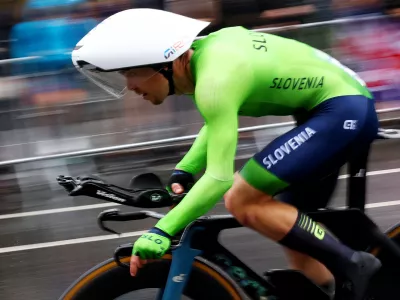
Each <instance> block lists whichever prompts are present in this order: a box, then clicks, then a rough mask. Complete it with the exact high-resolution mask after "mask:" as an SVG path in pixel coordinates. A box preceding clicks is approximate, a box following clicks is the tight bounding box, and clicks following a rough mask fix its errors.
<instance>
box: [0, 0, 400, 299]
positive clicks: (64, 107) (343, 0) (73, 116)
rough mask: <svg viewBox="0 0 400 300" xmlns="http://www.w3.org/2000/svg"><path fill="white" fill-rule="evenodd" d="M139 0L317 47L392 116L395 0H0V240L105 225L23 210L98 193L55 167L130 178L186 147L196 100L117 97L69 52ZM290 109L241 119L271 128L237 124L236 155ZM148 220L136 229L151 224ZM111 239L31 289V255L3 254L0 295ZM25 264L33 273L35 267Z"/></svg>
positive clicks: (270, 133)
mask: <svg viewBox="0 0 400 300" xmlns="http://www.w3.org/2000/svg"><path fill="white" fill-rule="evenodd" d="M138 7H142V8H143V7H147V8H157V9H163V10H166V11H171V12H175V13H179V14H182V15H186V16H189V17H193V18H197V19H202V20H207V21H210V22H212V26H210V27H208V28H207V29H206V30H207V31H204V32H202V33H201V35H205V34H207V33H209V32H212V31H215V30H218V29H220V28H223V27H226V26H238V25H240V26H245V27H247V28H250V29H255V30H261V31H263V32H271V33H274V34H277V35H281V36H285V37H289V38H294V39H297V40H300V41H303V42H306V43H308V44H310V45H312V46H315V47H317V48H319V49H321V50H324V51H326V52H327V53H329V54H331V55H332V56H334V57H335V58H337V59H339V60H340V61H341V62H342V63H343V64H345V65H347V66H348V67H350V68H351V69H353V70H354V71H356V72H357V73H358V74H359V75H360V76H361V77H362V78H363V79H364V80H365V81H366V82H367V84H368V86H369V87H370V89H371V91H372V92H373V94H374V95H375V97H376V100H377V109H378V110H379V111H380V113H379V118H380V120H381V122H382V126H389V127H392V128H398V122H397V120H398V117H399V113H398V111H397V109H399V108H400V0H397V1H396V0H395V1H393V0H0V220H1V219H3V221H1V222H3V223H2V224H1V226H0V247H14V246H19V245H26V244H30V243H40V242H49V241H54V240H60V239H67V238H76V237H82V236H88V235H90V234H102V233H101V231H99V229H97V228H96V224H95V215H79V218H80V219H79V220H82V219H86V217H88V216H90V219H88V220H89V221H90V224H93V225H90V226H91V227H90V226H89V225H88V224H89V221H87V222H86V221H85V222H86V223H80V222H81V221H78V219H77V218H78V217H77V215H72V216H71V215H69V216H66V215H65V216H64V214H62V215H63V217H61V215H60V217H57V216H55V217H53V218H51V217H49V218H48V217H43V218H40V220H39V219H38V218H36V219H35V218H33V217H32V218H28V217H25V215H24V213H31V212H33V215H35V212H37V211H44V210H49V209H50V210H51V209H58V208H65V207H73V206H74V205H82V204H93V203H99V202H97V200H93V199H82V198H80V199H70V198H69V197H67V196H66V195H65V192H64V191H63V190H62V189H61V188H60V187H59V186H58V185H57V184H56V181H55V178H56V176H57V175H59V174H64V175H72V176H77V175H82V174H97V175H100V176H101V177H102V178H104V179H107V180H110V181H112V182H113V183H115V184H119V185H128V183H129V180H130V178H131V177H132V176H134V175H135V174H138V173H141V172H147V171H151V172H155V173H157V174H159V175H160V176H162V178H163V179H165V180H166V178H167V176H168V174H169V173H170V171H171V170H172V168H173V166H174V165H175V164H176V163H177V161H178V160H179V159H180V158H181V157H182V155H184V154H185V152H186V151H187V150H188V149H189V147H190V145H191V143H192V141H193V137H188V138H183V139H182V138H181V137H187V136H191V135H194V134H197V132H198V130H199V129H200V128H201V126H202V119H201V117H200V115H199V114H198V113H197V111H196V110H195V107H194V106H193V102H192V101H190V100H189V101H188V99H187V98H186V97H184V96H180V97H177V96H171V97H170V98H171V99H169V101H166V102H165V103H164V104H163V105H161V106H152V105H151V104H149V103H148V102H147V101H141V99H138V98H135V97H134V96H132V95H130V94H128V95H127V96H126V97H125V98H124V99H122V100H115V99H113V98H112V97H110V96H109V95H108V94H106V93H105V92H103V91H102V90H101V89H99V88H98V87H97V86H95V85H93V84H92V83H90V82H89V81H87V80H86V79H85V78H83V77H82V76H81V75H80V74H79V73H78V72H77V71H75V69H74V67H73V65H72V63H71V59H70V52H71V50H72V48H73V47H74V46H75V44H76V43H77V42H78V41H79V40H80V38H81V37H82V36H84V35H85V34H86V33H87V32H88V31H89V30H91V29H92V28H93V27H94V26H96V24H98V23H99V22H101V21H102V20H103V19H105V18H107V17H108V16H109V15H111V14H114V13H116V12H118V11H120V10H124V9H128V8H138ZM154 22H157V20H154ZM132 30H135V29H132ZM291 121H292V119H291V118H289V117H288V118H286V117H262V118H255V119H250V118H245V117H243V118H241V119H240V127H241V128H247V127H249V126H261V125H268V126H269V128H264V129H263V130H257V131H254V130H248V131H246V132H242V133H241V134H240V141H239V148H238V159H239V160H240V159H245V158H247V157H250V155H252V154H253V153H254V152H255V151H256V150H257V149H259V148H262V147H263V146H265V144H266V143H267V142H268V141H270V140H271V139H273V138H274V137H276V136H277V135H278V134H280V133H282V132H284V131H287V130H288V129H289V128H291V126H292V125H291V124H287V123H284V124H283V125H282V124H281V125H275V124H277V123H282V122H291ZM165 139H168V140H166V141H160V140H165ZM385 143H386V144H384V145H383V146H382V148H379V149H378V150H376V151H378V152H377V153H380V154H379V155H376V156H374V162H378V163H383V162H385V163H387V164H386V168H388V167H393V165H395V162H396V161H397V157H398V155H397V153H399V151H398V149H399V148H397V150H396V149H395V148H392V149H393V150H391V152H385V151H386V150H385V149H386V148H387V145H389V144H391V145H393V143H395V142H385ZM382 153H383V154H382ZM387 182H389V181H385V184H388V183H387ZM393 197H394V196H393ZM341 199H342V198H341ZM383 200H384V199H383ZM393 200H395V199H393ZM94 212H96V213H98V212H99V211H98V210H95V211H94ZM19 213H22V215H18V214H19ZM39 215H40V214H39ZM19 217H21V219H18V218H19ZM15 218H16V219H15ZM9 219H12V220H13V221H10V222H11V223H10V222H9V221H8V220H9ZM143 224H145V225H141V227H140V229H144V228H146V226H147V225H148V224H147V223H143ZM146 224H147V225H146ZM89 227H90V228H91V229H90V230H87V231H85V230H86V228H89ZM95 228H96V229H95ZM103 234H104V233H103ZM1 249H2V248H0V250H1ZM112 250H113V248H112V247H109V248H108V249H107V252H103V253H102V255H97V256H96V255H92V254H93V253H92V254H91V257H92V260H88V261H87V264H84V263H82V261H80V262H79V261H77V260H76V259H77V257H76V256H73V257H74V258H70V259H71V260H72V261H75V264H72V265H71V264H70V261H69V260H68V259H66V262H65V264H64V265H63V266H62V269H63V270H65V268H67V269H68V266H70V267H71V266H74V267H75V268H74V269H73V271H71V273H68V272H66V273H65V274H64V273H63V274H64V275H63V276H64V278H63V280H64V282H63V284H60V285H55V286H54V285H52V284H51V277H52V274H53V275H54V273H46V275H43V276H44V277H40V276H39V277H37V278H34V279H32V278H29V280H30V281H29V284H30V285H31V286H32V287H31V289H30V290H28V289H26V291H24V290H21V289H20V286H19V285H18V284H17V279H18V276H23V275H21V273H19V272H20V271H18V270H19V268H20V267H22V266H23V264H25V263H26V262H27V260H28V256H24V254H21V255H20V256H18V255H17V256H13V259H14V260H13V262H10V261H9V259H8V258H9V257H8V258H7V256H0V265H1V266H2V267H0V298H1V299H24V298H26V296H27V295H29V296H32V291H36V292H37V293H38V294H37V295H36V297H35V299H55V298H56V295H59V294H60V291H62V290H63V289H64V288H66V285H68V284H69V283H70V282H71V281H72V280H73V279H74V278H75V276H77V275H79V274H81V272H83V271H84V270H85V268H86V267H89V266H91V265H92V264H93V263H95V262H98V261H100V260H101V259H104V258H105V257H108V256H109V255H111V253H112V252H111V251H112ZM13 251H14V250H13ZM57 251H60V250H57ZM61 251H62V250H61ZM28 252H29V251H28ZM72 252H73V251H72ZM76 253H81V252H79V251H78V252H76ZM30 255H31V254H29V257H32V256H30ZM88 255H89V254H88ZM88 255H87V256H86V258H88ZM71 257H72V256H71ZM47 258H48V257H47V256H46V259H47ZM86 258H85V259H86ZM46 259H45V258H44V257H43V261H47V260H46ZM78 265H79V267H78ZM3 266H7V267H8V268H7V271H4V269H1V268H3ZM35 268H36V267H32V270H33V269H35ZM71 268H72V267H71ZM32 270H31V273H30V277H32V275H35V274H36V273H35V271H34V270H33V271H32ZM54 272H56V273H57V274H58V275H59V274H60V270H55V271H54ZM16 274H18V276H17V275H16ZM46 276H47V277H46ZM40 278H41V279H40ZM14 279H15V281H13V280H14ZM35 280H36V281H35ZM29 284H28V285H29ZM51 289H53V290H52V292H50V290H51Z"/></svg>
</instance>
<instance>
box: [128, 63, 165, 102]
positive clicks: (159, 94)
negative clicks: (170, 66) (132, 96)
mask: <svg viewBox="0 0 400 300" xmlns="http://www.w3.org/2000/svg"><path fill="white" fill-rule="evenodd" d="M123 74H124V75H125V78H126V86H127V88H128V89H129V90H130V91H134V92H135V93H136V94H138V95H141V96H142V97H143V99H145V100H147V101H150V102H151V103H153V104H154V105H158V104H161V103H162V102H163V101H164V99H165V98H166V97H167V96H168V92H169V85H168V80H167V79H166V78H165V77H164V76H163V75H162V74H160V73H159V72H157V71H155V70H154V69H151V68H138V69H133V70H129V71H126V72H124V73H123Z"/></svg>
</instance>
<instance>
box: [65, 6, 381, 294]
mask: <svg viewBox="0 0 400 300" xmlns="http://www.w3.org/2000/svg"><path fill="white" fill-rule="evenodd" d="M155 22H159V25H155ZM208 25H209V23H208V22H203V21H199V20H195V19H191V18H187V17H184V16H180V15H177V14H173V13H170V12H166V11H161V10H153V9H130V10H126V11H122V12H119V13H117V14H115V15H113V16H111V17H109V18H108V19H106V20H105V21H103V22H102V23H101V24H100V25H98V26H97V27H95V28H94V29H93V30H92V31H91V32H90V33H89V34H88V35H86V36H85V37H84V38H83V39H82V40H81V41H80V42H79V43H78V44H77V46H76V48H75V50H74V51H73V53H72V60H73V62H74V64H75V66H76V67H77V69H78V70H79V71H81V72H82V73H83V74H84V75H85V76H87V77H88V78H90V79H91V80H92V81H93V82H95V83H96V84H97V85H98V86H100V87H102V88H103V89H105V90H106V91H108V92H109V93H111V94H113V95H115V96H116V97H121V96H123V95H124V94H125V93H126V91H127V90H131V91H134V92H135V93H136V94H139V95H142V97H143V99H145V100H147V101H149V102H151V103H152V104H155V105H159V104H161V103H163V101H164V100H165V99H166V98H167V96H168V95H172V94H185V95H190V96H191V97H192V99H193V100H194V103H195V104H196V106H197V109H198V111H199V112H200V114H201V115H202V117H203V118H204V121H205V123H204V126H203V127H202V129H201V130H200V133H199V136H198V137H197V139H196V141H195V142H194V144H193V145H192V147H191V149H190V151H189V152H188V153H187V154H186V155H185V156H184V158H183V159H182V160H181V161H180V162H179V163H178V165H177V166H176V168H175V170H174V171H173V173H172V176H171V179H170V182H169V187H170V188H172V189H173V191H174V192H176V193H180V192H182V191H183V190H184V189H186V190H189V191H188V194H187V196H186V197H185V198H184V200H183V201H182V202H181V203H180V204H179V205H177V206H176V207H175V208H174V209H172V210H171V211H170V212H169V213H168V214H166V216H165V217H164V218H163V219H161V220H160V221H159V222H158V223H157V224H156V225H155V227H153V228H152V229H150V230H149V231H148V233H146V234H144V235H143V236H142V237H141V238H139V239H138V240H137V241H136V242H135V244H134V247H133V253H132V254H133V255H132V259H131V274H132V275H133V276H135V275H136V273H137V271H138V268H140V267H142V266H143V264H144V263H146V259H153V258H159V257H161V256H162V255H163V254H164V253H165V252H166V251H167V250H168V249H169V247H170V243H171V242H170V238H171V236H173V235H175V234H176V233H178V232H179V231H180V230H182V229H183V228H184V227H185V226H186V225H188V224H189V223H190V222H192V221H193V220H195V219H196V218H198V217H200V216H202V215H204V214H206V213H207V212H208V211H209V210H210V209H211V208H212V207H213V206H214V205H215V204H216V203H217V202H218V201H219V200H220V199H221V197H224V199H225V204H226V207H227V209H228V210H229V211H230V212H231V213H232V214H233V215H234V216H235V217H236V218H237V219H238V221H239V222H240V223H242V224H243V225H244V226H247V227H249V228H252V229H254V230H256V231H257V232H259V233H261V234H263V235H264V236H266V237H268V238H270V239H272V240H274V241H276V242H278V243H279V244H280V245H282V246H283V247H284V248H285V249H286V253H287V254H288V256H289V260H290V262H291V264H292V267H293V268H296V269H299V270H301V271H303V272H304V274H305V275H306V276H308V277H309V278H310V279H311V280H313V281H314V282H315V283H317V284H319V285H321V286H322V285H324V284H329V283H331V282H333V280H334V279H335V284H336V287H337V290H336V293H337V294H336V296H337V297H338V298H339V297H340V298H339V299H356V300H360V299H362V297H363V294H364V293H365V290H366V289H367V285H368V282H369V280H370V279H371V277H372V276H373V274H375V273H376V272H377V270H378V269H379V268H380V265H381V264H380V262H379V260H378V259H376V258H375V257H374V256H372V255H371V254H368V253H365V252H358V251H354V250H352V249H350V248H349V247H347V246H345V245H343V244H342V243H340V242H339V241H338V240H336V239H335V238H334V237H333V236H331V235H330V234H329V233H328V232H327V231H325V230H324V229H323V228H322V226H320V225H319V224H317V223H316V222H314V221H313V220H312V219H311V218H310V217H308V216H307V214H306V212H307V211H309V210H311V209H317V208H323V207H325V206H326V205H327V203H328V200H329V197H330V195H331V193H332V191H333V190H334V187H335V184H336V180H337V175H338V172H339V169H340V167H341V166H342V165H344V164H345V163H346V161H347V160H348V159H349V158H350V157H354V156H358V155H362V154H364V153H365V152H368V150H369V147H370V144H371V142H372V141H373V140H374V138H375V136H376V134H377V131H378V119H377V115H376V112H375V107H374V100H373V97H372V95H371V94H370V92H369V91H368V89H367V88H366V86H365V83H364V82H363V81H362V80H361V79H360V78H358V77H357V75H356V74H355V73H354V72H352V71H351V70H349V69H348V68H346V67H344V66H343V65H341V64H340V63H339V62H338V61H337V60H335V59H333V58H332V57H331V56H329V55H327V54H325V53H324V52H321V51H319V50H317V49H314V48H312V47H311V46H309V45H306V44H304V43H300V42H298V41H295V40H291V39H286V38H282V37H279V36H276V35H271V34H265V33H257V32H252V31H249V30H246V29H245V28H242V27H232V28H224V29H222V30H219V31H216V32H214V33H211V34H209V35H208V36H207V37H205V38H204V39H197V40H195V39H196V36H197V35H198V34H199V33H200V32H201V31H202V30H203V29H205V28H206V27H207V26H208ZM125 87H126V88H125ZM266 115H292V116H294V117H295V118H296V120H297V121H298V124H297V126H296V127H295V128H294V129H292V130H290V131H289V132H286V133H284V134H283V135H281V136H280V137H278V138H276V139H275V140H274V141H272V142H271V143H270V144H269V145H267V146H266V147H265V148H264V149H263V150H261V151H260V152H259V153H256V154H255V155H254V156H253V157H252V158H251V159H250V160H249V161H248V162H247V163H246V164H245V165H244V166H243V168H242V169H241V170H240V171H239V172H236V173H235V172H234V157H235V152H236V145H237V139H238V116H253V117H260V116H266ZM204 168H205V173H204V175H202V177H201V178H200V179H199V180H198V181H197V182H196V183H194V177H193V176H194V175H196V174H198V173H200V172H201V171H202V170H203V169H204ZM193 183H194V185H193V186H192V184H193ZM338 222H340V220H338ZM328 270H329V271H328ZM332 274H333V276H332Z"/></svg>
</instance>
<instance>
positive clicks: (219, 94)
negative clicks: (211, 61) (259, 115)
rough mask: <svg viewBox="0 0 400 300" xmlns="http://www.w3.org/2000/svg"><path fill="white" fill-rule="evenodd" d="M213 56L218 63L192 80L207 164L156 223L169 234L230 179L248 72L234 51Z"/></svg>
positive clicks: (211, 201)
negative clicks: (203, 127)
mask: <svg viewBox="0 0 400 300" xmlns="http://www.w3.org/2000/svg"><path fill="white" fill-rule="evenodd" d="M213 55H214V56H217V53H216V52H214V53H213ZM213 58H215V60H217V59H219V62H218V64H215V68H211V67H210V68H209V69H208V70H207V71H205V70H204V71H203V74H202V76H201V78H198V80H197V82H196V102H197V106H198V109H199V111H200V113H201V114H202V116H203V118H204V120H205V122H206V126H207V168H206V172H205V174H204V175H203V176H202V177H201V178H200V180H199V181H197V182H196V184H195V185H194V186H193V187H192V189H191V190H190V191H189V193H188V194H187V195H186V197H185V198H184V199H183V200H182V202H181V203H180V204H178V205H177V206H176V207H175V208H174V209H173V210H171V211H170V212H169V213H168V214H167V215H166V216H165V217H164V218H163V219H161V220H160V221H159V222H158V223H157V225H156V227H158V228H159V229H161V230H163V231H164V232H166V233H168V234H170V235H175V234H176V233H177V232H179V231H180V230H182V229H183V228H184V227H185V226H186V225H188V224H189V223H191V222H192V221H194V220H195V219H197V218H198V217H200V216H202V215H204V214H206V213H207V212H208V211H209V210H210V209H211V208H213V207H214V205H215V204H216V203H217V202H218V201H219V200H220V199H221V197H223V195H224V194H225V193H226V191H227V190H228V189H229V188H230V187H231V186H232V183H233V174H234V158H235V153H236V145H237V138H238V132H237V130H238V110H239V107H240V105H241V104H242V102H243V99H245V98H246V97H247V94H248V91H249V89H250V86H251V82H252V79H251V78H252V72H250V69H249V66H248V64H247V61H246V60H245V59H244V60H243V61H242V62H238V61H239V58H238V57H237V56H236V55H234V56H233V57H229V55H227V54H226V53H224V55H223V56H221V57H213ZM232 62H235V63H232ZM221 64H223V65H222V66H221ZM221 70H223V71H222V74H221ZM238 70H240V71H238ZM239 72H240V75H239ZM229 74H230V75H231V76H229ZM232 74H237V75H235V76H232Z"/></svg>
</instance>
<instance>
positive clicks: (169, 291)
mask: <svg viewBox="0 0 400 300" xmlns="http://www.w3.org/2000/svg"><path fill="white" fill-rule="evenodd" d="M198 230H202V228H199V227H197V228H196V227H195V228H190V230H189V231H188V232H187V233H186V235H185V236H184V237H183V238H182V240H181V242H180V244H179V245H178V246H177V248H176V249H174V250H172V262H171V269H170V270H169V274H168V279H167V283H166V285H165V288H164V289H160V291H159V293H158V294H157V298H156V299H157V300H180V299H181V296H182V294H183V290H184V288H185V286H186V284H187V281H188V279H189V275H190V271H191V269H192V264H193V261H194V258H195V257H196V256H198V255H200V254H201V251H200V250H197V249H192V248H191V247H190V245H191V241H192V237H193V234H194V233H195V232H196V231H198ZM155 276H157V274H155Z"/></svg>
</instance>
